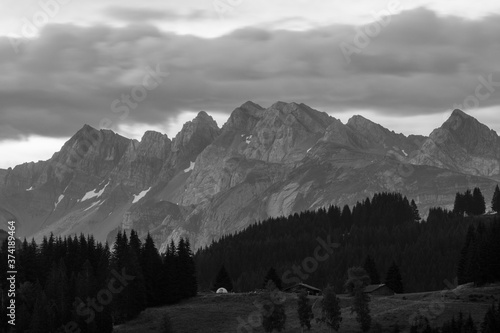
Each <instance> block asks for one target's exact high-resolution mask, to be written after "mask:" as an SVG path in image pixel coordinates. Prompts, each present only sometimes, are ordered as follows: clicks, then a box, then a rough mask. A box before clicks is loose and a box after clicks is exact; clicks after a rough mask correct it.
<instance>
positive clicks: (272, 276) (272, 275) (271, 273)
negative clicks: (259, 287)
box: [263, 267, 283, 290]
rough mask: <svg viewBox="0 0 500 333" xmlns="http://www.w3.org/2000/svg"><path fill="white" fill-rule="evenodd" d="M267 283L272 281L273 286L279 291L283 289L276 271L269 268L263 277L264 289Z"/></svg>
mask: <svg viewBox="0 0 500 333" xmlns="http://www.w3.org/2000/svg"><path fill="white" fill-rule="evenodd" d="M269 281H273V283H274V285H275V286H276V288H278V289H279V290H282V289H283V282H282V281H281V278H280V277H279V276H278V273H276V270H275V269H274V267H271V268H269V270H268V271H267V274H266V276H265V277H264V283H263V287H264V288H265V287H266V286H267V283H268V282H269Z"/></svg>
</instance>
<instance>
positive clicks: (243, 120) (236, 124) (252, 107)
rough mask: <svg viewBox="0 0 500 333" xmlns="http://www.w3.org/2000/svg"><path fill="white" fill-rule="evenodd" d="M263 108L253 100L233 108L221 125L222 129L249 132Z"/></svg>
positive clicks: (258, 118)
mask: <svg viewBox="0 0 500 333" xmlns="http://www.w3.org/2000/svg"><path fill="white" fill-rule="evenodd" d="M263 112H264V108H263V107H261V106H260V105H258V104H255V103H254V102H250V101H248V102H246V103H244V104H242V105H241V106H240V107H237V108H236V109H234V111H233V112H231V115H230V116H229V119H228V120H227V122H226V123H225V124H224V126H223V127H222V130H223V131H232V130H236V131H243V132H246V133H249V132H251V131H252V129H253V128H254V126H255V124H257V122H258V121H259V120H260V118H261V117H262V114H263Z"/></svg>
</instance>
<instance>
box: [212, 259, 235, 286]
mask: <svg viewBox="0 0 500 333" xmlns="http://www.w3.org/2000/svg"><path fill="white" fill-rule="evenodd" d="M219 288H225V289H226V290H227V291H233V282H232V281H231V278H230V277H229V274H228V273H227V271H226V268H225V267H224V265H222V267H221V268H220V270H219V273H217V277H216V278H215V282H214V284H213V290H214V291H217V289H219Z"/></svg>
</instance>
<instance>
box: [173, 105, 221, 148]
mask: <svg viewBox="0 0 500 333" xmlns="http://www.w3.org/2000/svg"><path fill="white" fill-rule="evenodd" d="M219 133H220V129H219V126H218V125H217V123H216V122H215V120H214V119H213V118H212V117H211V116H209V115H208V114H207V113H206V112H205V111H201V112H199V113H198V115H197V116H196V117H195V118H194V119H193V120H191V121H188V122H187V123H185V124H184V126H182V130H181V131H180V132H179V133H177V135H176V136H175V139H174V144H173V149H172V150H173V151H178V150H180V149H181V148H182V147H185V146H187V145H189V144H193V142H192V141H193V140H194V141H196V142H197V144H199V145H203V148H205V147H206V145H208V144H209V143H211V142H212V141H213V140H214V139H215V138H216V137H217V136H218V135H219Z"/></svg>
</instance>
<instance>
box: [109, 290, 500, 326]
mask: <svg viewBox="0 0 500 333" xmlns="http://www.w3.org/2000/svg"><path fill="white" fill-rule="evenodd" d="M285 295H286V301H285V308H286V315H287V320H286V325H285V330H284V332H301V328H300V324H299V320H298V315H297V296H296V295H295V294H285ZM260 297H261V296H260V295H259V294H257V293H235V294H213V293H202V294H199V295H198V296H197V297H195V298H192V299H189V300H186V301H184V302H182V303H180V304H177V305H172V306H165V307H158V308H148V309H146V310H145V311H143V312H142V313H141V314H140V316H139V317H138V318H137V319H135V320H133V321H130V322H128V323H126V324H123V325H119V326H115V330H114V331H115V332H118V333H147V332H162V330H161V328H162V327H161V326H162V325H161V322H162V318H163V316H164V315H165V314H168V315H169V316H170V318H171V321H172V324H173V325H172V326H173V329H174V332H176V333H201V332H203V333H208V332H245V333H247V332H264V329H263V328H262V327H251V326H248V327H251V328H252V330H251V331H250V330H248V329H244V328H240V330H238V327H239V326H240V323H241V322H242V321H244V322H245V323H249V316H250V315H251V314H252V313H253V314H256V313H257V312H256V311H258V307H257V306H256V305H255V303H257V304H258V303H259V300H260ZM338 297H339V299H340V306H341V308H342V318H343V320H342V323H341V326H340V330H339V332H360V328H359V324H358V323H357V322H356V318H355V314H351V309H350V306H351V302H352V299H351V298H350V297H349V296H346V295H339V296H338ZM310 298H311V301H312V302H313V303H314V308H313V311H314V315H315V318H318V317H319V316H320V301H321V298H322V297H321V296H317V297H310ZM498 300H500V285H492V286H488V287H482V288H473V287H471V286H470V285H463V286H459V287H457V288H455V289H453V290H448V289H444V290H443V291H436V292H426V293H416V294H398V295H394V296H386V297H372V299H371V302H370V312H371V316H372V326H373V324H374V323H379V324H380V325H381V326H382V327H383V332H392V329H393V328H394V326H395V325H396V324H398V325H399V327H400V328H401V329H402V332H408V331H409V328H410V320H411V318H414V317H415V314H419V313H420V314H422V315H424V316H426V317H427V318H428V319H429V321H430V324H431V326H439V327H440V326H441V325H442V324H443V322H444V321H447V320H450V319H451V318H452V317H453V316H455V317H457V316H458V313H459V312H460V311H462V312H463V313H464V316H465V317H467V316H468V315H469V313H470V314H471V315H472V318H473V319H474V321H475V322H476V325H478V327H479V325H480V323H481V322H482V321H483V318H484V315H485V313H486V311H487V310H488V308H489V307H490V306H491V305H492V304H493V302H495V301H498ZM238 318H240V319H241V320H242V321H238ZM250 320H251V319H250ZM240 327H241V326H240ZM309 332H329V331H328V328H327V327H326V326H324V325H322V324H318V323H316V321H315V320H313V322H312V328H311V330H310V331H309Z"/></svg>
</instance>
